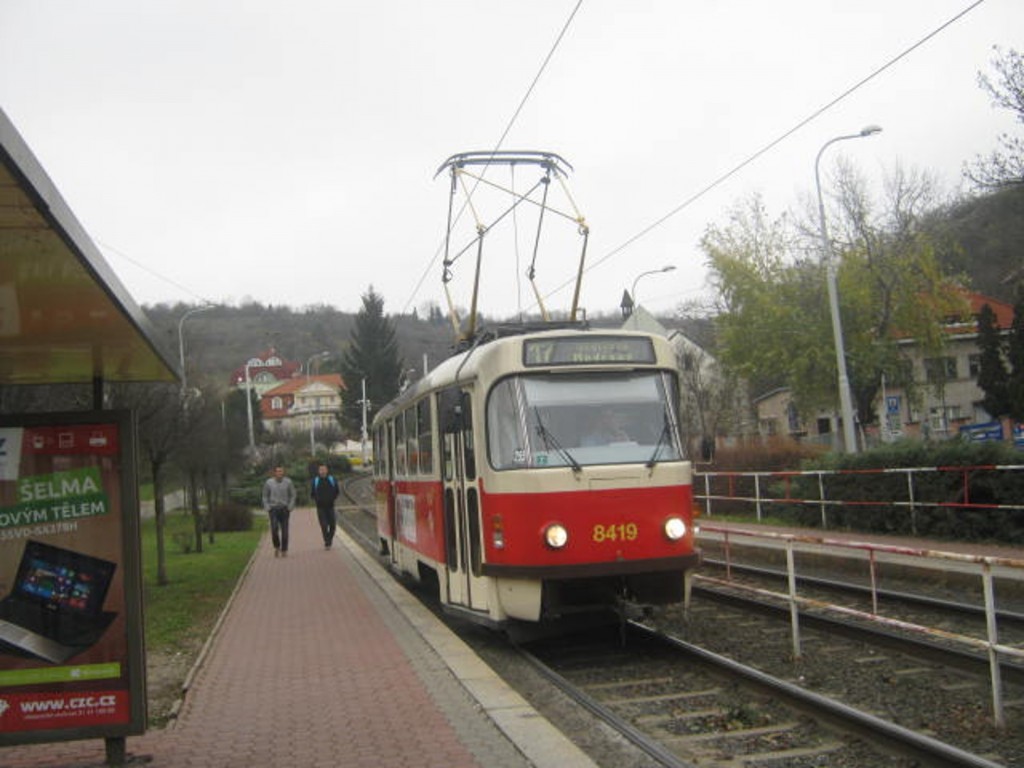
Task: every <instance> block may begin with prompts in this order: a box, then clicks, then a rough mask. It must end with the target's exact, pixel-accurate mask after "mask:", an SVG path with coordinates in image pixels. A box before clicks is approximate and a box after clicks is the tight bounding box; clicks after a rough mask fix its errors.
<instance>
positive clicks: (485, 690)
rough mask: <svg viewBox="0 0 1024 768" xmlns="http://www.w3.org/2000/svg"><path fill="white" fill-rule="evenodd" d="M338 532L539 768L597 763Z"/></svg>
mask: <svg viewBox="0 0 1024 768" xmlns="http://www.w3.org/2000/svg"><path fill="white" fill-rule="evenodd" d="M336 536H337V538H338V540H340V541H341V542H342V544H343V545H344V546H345V548H346V549H347V550H348V551H349V553H350V554H351V555H352V557H353V559H354V560H355V562H356V563H357V564H358V565H359V567H360V568H362V570H363V571H364V572H365V573H366V574H367V576H368V577H369V578H370V579H371V580H372V581H373V582H374V583H375V584H376V585H377V587H378V588H379V589H380V590H381V591H382V592H383V593H384V595H385V596H386V597H387V598H388V600H389V601H390V602H391V603H392V604H394V606H395V607H396V608H397V609H398V611H399V612H400V613H401V614H402V615H403V616H404V617H405V618H406V620H407V621H408V622H409V623H410V624H411V625H412V626H413V627H415V628H416V629H417V631H418V632H419V633H420V634H421V635H422V637H423V638H424V640H426V642H427V644H428V645H429V646H430V647H431V648H433V650H434V652H435V653H437V655H438V657H439V658H440V659H441V660H442V661H443V662H444V664H445V665H446V666H447V667H448V669H449V670H450V671H451V673H452V675H453V676H454V677H455V679H456V680H458V681H459V683H460V684H461V685H462V687H463V688H464V689H465V690H466V692H467V693H468V694H469V695H470V696H471V697H472V698H473V699H474V700H475V701H476V702H477V704H478V705H479V706H480V708H481V709H482V710H484V711H485V712H486V713H487V715H488V717H490V719H491V720H492V721H493V722H494V724H495V725H496V726H497V727H498V729H499V730H501V732H502V733H504V734H505V736H506V737H507V738H508V739H509V740H510V741H511V742H512V743H513V744H515V746H516V748H517V749H518V750H519V751H520V752H522V754H523V755H524V756H525V757H526V759H527V760H529V761H530V762H531V763H532V764H533V765H534V766H536V768H567V767H571V766H579V768H597V764H596V763H594V762H593V761H592V760H591V759H590V757H589V756H587V754H586V753H585V752H583V750H581V749H580V748H579V747H577V746H576V745H575V744H574V743H573V742H572V741H571V740H570V739H569V738H568V737H567V736H565V734H563V733H562V732H561V731H560V730H558V729H557V728H556V727H555V726H554V725H552V724H551V723H550V722H549V721H548V720H547V718H545V717H544V716H543V715H541V714H540V713H539V712H537V710H535V709H534V708H533V707H532V706H531V705H530V704H529V703H528V702H527V701H526V700H525V699H524V698H523V697H522V696H520V695H519V694H518V693H516V691H514V690H513V689H512V688H511V687H509V686H508V685H507V684H506V683H505V682H504V680H502V679H501V677H500V676H499V675H498V674H497V673H496V672H495V671H494V670H493V669H491V667H490V666H488V665H487V664H486V663H485V662H484V661H483V660H482V659H480V657H478V656H477V655H476V654H475V653H474V652H473V651H472V649H471V648H469V646H467V645H466V644H465V643H464V642H463V641H462V640H460V639H459V638H458V637H457V636H456V635H455V634H454V633H453V632H452V631H451V630H449V629H448V628H447V627H446V626H444V624H443V623H441V622H440V621H438V619H437V618H436V617H435V616H434V615H433V614H431V613H430V611H428V610H427V609H426V608H424V607H423V606H422V605H420V604H419V603H418V602H417V601H416V599H415V598H414V597H412V596H411V595H409V594H408V593H407V592H406V591H405V589H403V588H402V586H401V585H400V584H398V583H397V582H396V581H395V580H394V578H393V577H392V576H391V575H390V574H389V573H388V572H387V570H386V569H384V568H383V567H382V566H381V565H380V563H378V562H376V561H375V560H374V559H373V558H372V557H370V556H369V555H367V554H366V552H365V551H364V550H363V549H362V547H360V546H359V544H358V543H356V542H355V541H354V540H353V539H352V538H351V537H350V536H349V535H348V534H347V533H345V532H344V531H343V530H342V529H340V528H339V529H338V531H337V533H336Z"/></svg>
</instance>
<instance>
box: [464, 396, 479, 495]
mask: <svg viewBox="0 0 1024 768" xmlns="http://www.w3.org/2000/svg"><path fill="white" fill-rule="evenodd" d="M462 414H463V416H462V418H463V431H462V457H463V459H464V460H465V464H466V479H467V480H475V479H476V444H475V443H474V441H473V400H472V398H471V397H470V394H469V392H463V393H462Z"/></svg>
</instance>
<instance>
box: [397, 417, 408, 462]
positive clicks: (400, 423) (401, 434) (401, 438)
mask: <svg viewBox="0 0 1024 768" xmlns="http://www.w3.org/2000/svg"><path fill="white" fill-rule="evenodd" d="M407 471H408V468H407V465H406V461H405V420H404V419H403V418H402V415H401V414H399V415H398V417H397V418H396V419H395V474H396V475H404V474H406V472H407Z"/></svg>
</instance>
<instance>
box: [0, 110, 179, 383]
mask: <svg viewBox="0 0 1024 768" xmlns="http://www.w3.org/2000/svg"><path fill="white" fill-rule="evenodd" d="M155 338H156V337H155V333H154V331H153V328H152V327H151V325H150V323H149V320H148V319H147V318H146V316H145V315H144V314H143V312H142V309H141V308H140V307H139V306H138V305H137V304H136V303H135V301H134V300H133V299H132V297H131V296H130V295H129V293H128V291H127V290H126V289H125V287H124V286H123V285H122V284H121V281H120V280H119V279H118V278H117V276H116V275H115V274H114V272H113V271H112V270H111V269H110V266H109V265H108V264H107V262H106V260H105V259H104V258H103V256H102V254H101V253H100V251H99V249H98V248H97V247H96V245H95V244H94V243H93V241H92V240H91V239H90V238H89V236H88V235H87V234H86V232H85V230H84V229H83V227H82V225H81V224H80V223H79V222H78V220H77V219H76V218H75V216H74V214H73V213H72V212H71V209H70V208H69V207H68V205H67V203H66V202H65V201H64V199H63V198H62V197H61V195H60V193H59V192H58V191H57V188H56V187H55V186H54V184H53V182H52V181H51V180H50V178H49V177H48V176H47V175H46V172H45V171H44V170H43V168H42V166H41V165H40V164H39V161H38V160H37V159H36V157H35V155H33V154H32V151H31V150H30V149H29V147H28V145H27V144H26V143H25V141H24V140H23V139H22V137H21V135H20V134H19V133H18V131H17V130H16V129H15V127H14V125H13V124H12V123H11V121H10V120H9V119H8V117H7V115H6V113H4V111H3V110H2V109H0V385H8V384H63V383H80V382H91V381H93V380H94V379H97V378H100V379H103V380H106V381H114V382H144V381H165V382H171V381H175V380H176V379H177V378H178V371H177V365H176V364H175V363H174V362H173V358H171V357H168V356H167V355H166V352H165V351H164V350H161V348H160V346H159V345H158V344H157V343H156V340H155Z"/></svg>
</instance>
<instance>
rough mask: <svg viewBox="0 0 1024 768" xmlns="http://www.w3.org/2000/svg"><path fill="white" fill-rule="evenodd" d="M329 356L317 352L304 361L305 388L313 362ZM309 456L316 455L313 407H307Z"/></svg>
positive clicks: (328, 354) (324, 352)
mask: <svg viewBox="0 0 1024 768" xmlns="http://www.w3.org/2000/svg"><path fill="white" fill-rule="evenodd" d="M330 356H331V353H330V352H327V351H326V350H325V351H323V352H317V353H316V354H315V355H310V356H309V359H308V360H307V361H306V386H307V387H308V386H309V371H310V368H311V367H312V365H313V361H314V360H326V359H327V358H328V357H330ZM309 455H310V457H312V456H315V455H316V411H315V410H314V406H313V405H310V407H309Z"/></svg>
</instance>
